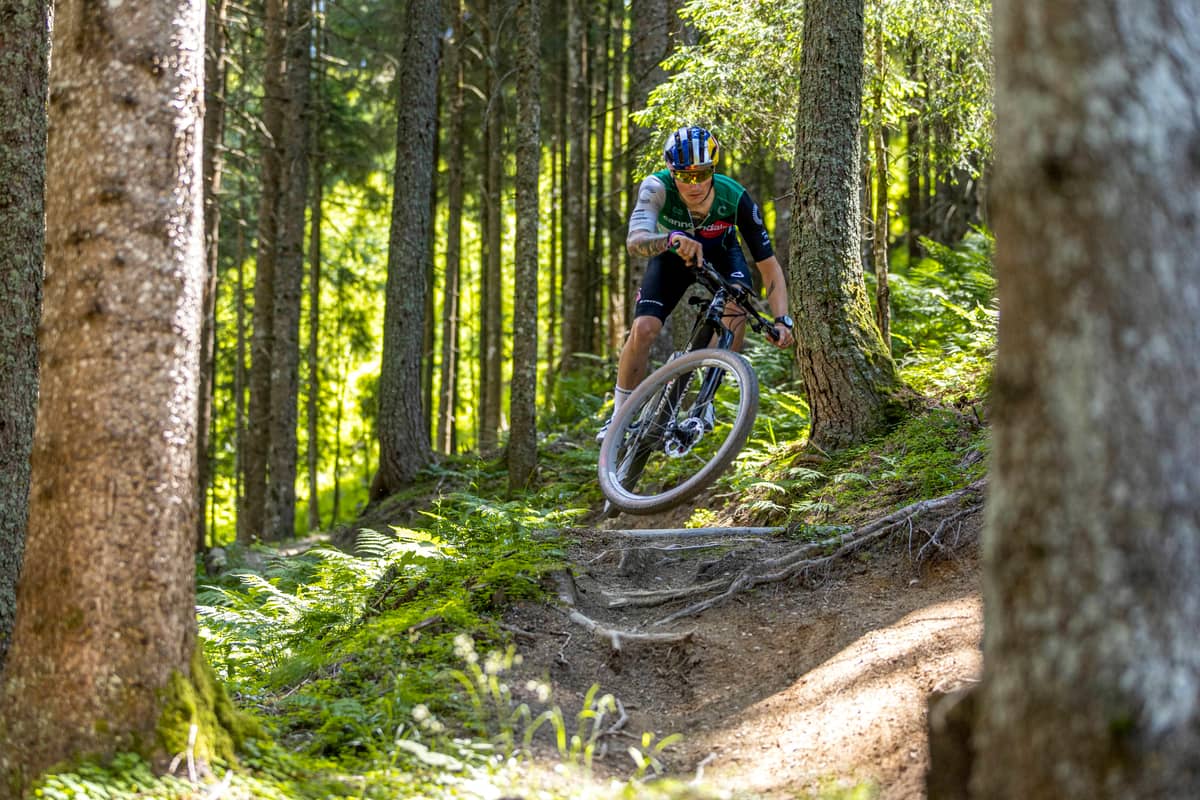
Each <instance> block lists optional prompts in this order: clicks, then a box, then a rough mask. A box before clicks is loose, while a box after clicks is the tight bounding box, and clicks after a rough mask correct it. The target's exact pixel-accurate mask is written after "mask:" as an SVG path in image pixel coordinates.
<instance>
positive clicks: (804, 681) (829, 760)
mask: <svg viewBox="0 0 1200 800" xmlns="http://www.w3.org/2000/svg"><path fill="white" fill-rule="evenodd" d="M982 614H983V610H982V603H981V600H980V598H979V597H978V596H977V595H969V596H966V597H962V598H959V599H956V600H951V601H948V602H944V603H938V604H935V605H931V606H927V607H925V608H923V609H921V610H919V611H916V612H913V613H911V614H908V615H907V616H905V617H903V618H902V619H900V620H899V621H898V622H896V623H894V624H892V625H890V626H888V627H886V628H880V629H877V630H873V631H870V632H868V633H866V634H865V635H863V636H861V637H860V638H859V639H858V640H856V641H855V642H854V643H853V644H852V645H851V646H849V647H847V648H845V649H844V650H842V651H841V652H839V653H838V654H837V655H836V656H834V657H833V658H831V659H829V660H828V661H826V662H825V663H823V664H821V665H820V666H818V667H817V668H815V669H813V670H810V671H809V672H807V673H805V674H804V675H802V676H801V677H800V678H799V679H797V680H796V681H795V682H794V683H793V684H792V685H791V686H790V687H788V688H787V689H785V690H784V691H782V692H779V693H777V694H776V695H774V696H772V697H770V698H768V699H766V700H763V701H762V702H760V703H758V704H757V705H756V706H754V707H753V708H751V709H749V710H748V711H747V713H746V715H745V716H744V718H743V719H742V721H741V722H740V724H739V725H738V726H737V727H736V728H735V729H734V730H731V731H728V732H724V733H721V734H717V733H716V732H714V737H717V736H719V738H720V739H723V740H725V741H739V742H744V743H745V744H744V745H743V747H742V749H741V750H740V751H739V752H737V753H733V754H724V755H723V757H722V758H721V759H720V760H719V761H718V763H717V765H716V767H717V768H715V769H713V770H712V772H711V773H710V775H709V776H708V777H709V778H710V780H711V781H712V782H713V783H714V785H719V786H725V787H730V788H732V787H735V786H736V787H740V788H742V789H749V790H752V791H759V792H767V793H771V792H780V791H787V792H788V793H789V794H788V796H793V795H792V794H791V793H793V792H795V791H797V790H800V789H802V788H805V787H808V788H810V789H815V788H817V786H818V785H819V784H820V783H821V781H822V780H824V779H828V778H829V776H835V775H840V776H847V777H849V776H857V777H859V778H862V779H868V778H869V777H870V775H869V774H868V773H867V772H865V771H864V768H865V767H866V768H869V767H871V766H872V765H874V766H876V767H882V766H884V764H885V762H891V763H893V764H894V765H895V767H896V769H897V770H898V771H900V772H903V773H905V774H906V777H907V779H906V780H905V781H904V784H905V785H907V784H909V783H911V781H912V779H917V778H923V770H924V765H925V764H926V763H927V758H928V756H927V751H928V745H927V743H926V738H925V735H924V728H925V718H924V710H925V703H926V699H927V697H928V695H929V693H930V692H931V691H933V690H943V691H944V690H947V689H952V688H955V687H956V686H958V685H961V684H963V683H966V682H970V681H973V680H975V679H976V678H977V677H978V675H979V671H980V669H981V667H982V657H981V654H980V650H979V642H980V636H981V634H982V629H983V622H982ZM753 749H757V750H758V753H757V756H756V754H754V753H753V752H752V750H753ZM730 761H732V762H733V763H728V762H730ZM721 762H725V763H724V764H722V763H721ZM906 763H907V766H906ZM908 773H913V774H912V775H911V776H908ZM918 773H920V774H918ZM880 796H881V797H883V798H901V797H908V796H917V795H910V794H908V792H907V790H905V789H904V787H903V786H893V787H888V788H886V789H884V791H883V793H882V794H881V795H880Z"/></svg>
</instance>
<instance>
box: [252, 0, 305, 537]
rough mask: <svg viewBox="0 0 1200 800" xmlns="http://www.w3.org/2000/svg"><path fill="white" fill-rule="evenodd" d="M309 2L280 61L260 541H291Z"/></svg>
mask: <svg viewBox="0 0 1200 800" xmlns="http://www.w3.org/2000/svg"><path fill="white" fill-rule="evenodd" d="M311 11H312V10H311V6H310V5H309V0H288V6H287V14H286V28H287V43H286V47H287V49H286V52H285V55H284V62H285V63H284V73H285V87H286V92H287V96H286V107H285V109H284V119H285V123H284V126H283V138H282V159H283V161H282V168H283V175H282V179H283V180H282V186H281V189H280V196H279V241H278V247H277V253H276V257H275V258H276V261H275V268H276V274H275V282H274V283H275V302H274V305H273V307H272V308H273V311H274V337H273V338H274V350H273V353H272V359H271V414H270V425H271V433H270V442H269V444H268V448H267V511H266V528H265V530H264V532H263V535H264V537H266V538H269V539H273V540H283V539H291V538H294V537H295V535H296V472H297V469H296V466H297V459H298V455H297V443H296V433H297V426H298V425H299V413H298V405H299V398H300V305H301V304H300V296H301V292H302V288H303V286H304V272H305V269H304V266H305V265H304V261H305V259H304V229H305V219H304V210H305V208H306V207H307V205H308V158H309V157H308V148H309V144H310V139H309V134H308V128H309V120H310V119H311V117H312V108H311V107H310V105H309V103H310V97H311V92H310V76H309V72H310V64H311V56H310V51H311V47H312V13H311Z"/></svg>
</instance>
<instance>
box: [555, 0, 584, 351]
mask: <svg viewBox="0 0 1200 800" xmlns="http://www.w3.org/2000/svg"><path fill="white" fill-rule="evenodd" d="M589 6H590V0H567V12H566V13H567V86H566V91H567V140H566V146H567V167H566V172H565V175H564V176H563V178H564V180H563V186H564V198H563V227H564V235H563V275H562V354H563V360H562V364H563V369H564V370H570V369H571V368H572V366H573V365H574V364H575V360H574V357H575V354H576V353H582V352H586V351H587V350H588V349H589V344H590V338H589V331H590V328H589V327H588V322H587V320H586V319H585V316H586V315H587V305H588V302H587V295H588V285H587V257H588V248H587V239H588V226H587V217H588V209H587V186H588V162H587V142H588V130H589V125H588V118H587V117H588V99H587V98H588V83H587V73H586V69H587V20H588V8H589Z"/></svg>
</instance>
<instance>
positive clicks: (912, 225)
mask: <svg viewBox="0 0 1200 800" xmlns="http://www.w3.org/2000/svg"><path fill="white" fill-rule="evenodd" d="M919 64H920V51H919V50H918V48H917V46H916V44H914V43H912V42H910V43H909V46H908V57H907V67H908V78H909V80H912V81H917V80H919V79H920V74H919V69H920V67H919ZM904 130H905V134H906V136H907V139H908V142H907V146H906V154H907V155H906V158H907V162H908V164H907V169H906V172H907V178H908V197H907V198H905V208H906V210H907V216H908V235H907V236H906V237H905V243H906V246H907V248H908V262H909V263H910V264H915V263H917V260H918V259H919V258H920V257H921V236H922V235H923V227H922V226H923V225H924V219H925V206H924V195H922V193H921V123H920V113H919V110H918V109H917V108H913V107H910V108H909V111H908V114H907V116H905V118H904Z"/></svg>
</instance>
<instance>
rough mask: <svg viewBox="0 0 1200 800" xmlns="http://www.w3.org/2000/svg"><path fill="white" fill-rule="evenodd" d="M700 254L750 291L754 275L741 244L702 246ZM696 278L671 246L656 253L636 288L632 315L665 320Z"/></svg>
mask: <svg viewBox="0 0 1200 800" xmlns="http://www.w3.org/2000/svg"><path fill="white" fill-rule="evenodd" d="M704 258H705V259H707V260H708V262H709V263H710V264H712V265H713V267H714V268H715V269H716V270H717V272H720V273H721V274H722V275H724V276H725V278H726V279H728V280H729V281H730V282H731V283H737V284H741V285H742V286H745V287H746V288H747V289H749V290H750V291H752V292H753V290H754V278H753V276H752V275H751V273H750V267H749V265H748V264H747V263H746V257H745V256H744V255H742V248H741V247H737V246H734V247H732V248H724V247H722V248H719V249H718V248H713V252H709V248H707V247H706V248H704ZM695 282H696V273H695V271H694V270H692V269H690V268H689V267H688V266H687V265H686V264H684V263H683V259H682V258H680V257H679V255H678V254H677V253H675V252H672V251H671V250H668V251H666V252H665V253H659V254H658V255H656V256H654V257H653V258H651V259H650V262H649V263H648V264H647V265H646V276H645V277H644V278H643V279H642V287H641V288H640V289H638V295H637V304H636V305H635V306H634V316H637V317H658V318H659V319H660V320H663V321H664V322H665V321H666V319H667V317H669V316H670V315H671V312H672V311H674V310H675V306H677V305H679V301H680V300H681V299H682V298H683V295H684V293H685V292H686V291H687V290H688V287H690V286H691V285H692V284H693V283H695Z"/></svg>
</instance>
